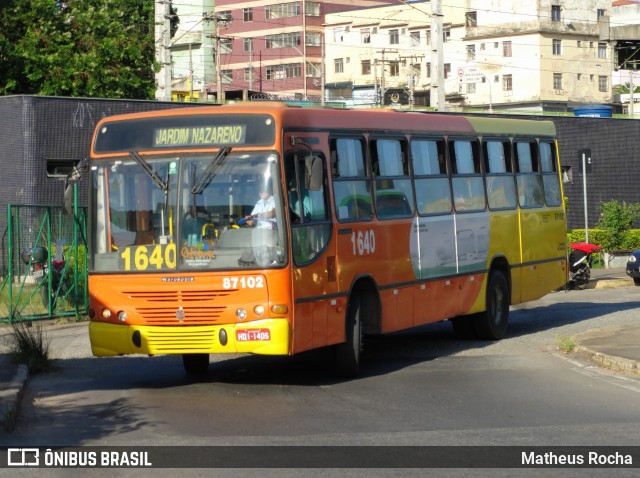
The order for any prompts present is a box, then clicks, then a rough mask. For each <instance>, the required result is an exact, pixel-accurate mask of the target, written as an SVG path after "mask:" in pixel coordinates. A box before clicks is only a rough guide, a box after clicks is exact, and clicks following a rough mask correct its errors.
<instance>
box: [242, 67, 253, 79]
mask: <svg viewBox="0 0 640 478" xmlns="http://www.w3.org/2000/svg"><path fill="white" fill-rule="evenodd" d="M243 79H244V81H253V68H245V69H244V76H243Z"/></svg>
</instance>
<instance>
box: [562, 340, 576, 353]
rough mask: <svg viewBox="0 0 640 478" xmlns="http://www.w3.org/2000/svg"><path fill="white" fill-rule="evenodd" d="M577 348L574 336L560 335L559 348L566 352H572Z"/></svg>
mask: <svg viewBox="0 0 640 478" xmlns="http://www.w3.org/2000/svg"><path fill="white" fill-rule="evenodd" d="M575 348H576V341H575V340H573V338H572V337H567V336H562V337H558V350H560V351H561V352H564V353H565V354H570V353H571V352H573V351H574V350H575Z"/></svg>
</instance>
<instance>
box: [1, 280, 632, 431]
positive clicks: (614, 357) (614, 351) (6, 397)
mask: <svg viewBox="0 0 640 478" xmlns="http://www.w3.org/2000/svg"><path fill="white" fill-rule="evenodd" d="M627 286H633V280H632V279H630V278H629V277H627V275H626V273H625V271H624V269H623V268H616V269H594V270H593V271H592V276H591V282H590V283H589V284H588V286H587V287H588V288H589V289H603V288H613V287H627ZM638 292H639V293H640V287H639V288H638ZM42 325H43V326H44V327H45V330H46V336H47V337H48V339H49V340H50V341H51V343H55V346H52V347H51V348H52V350H55V351H57V352H55V356H52V358H54V359H60V358H62V359H64V358H70V357H91V350H90V346H89V337H88V335H89V334H88V332H87V330H86V329H87V327H88V322H69V323H63V324H57V325H55V324H54V322H53V321H42ZM10 333H11V326H9V325H6V324H5V325H0V429H1V428H4V429H6V430H9V431H10V430H11V429H12V427H13V425H14V421H15V418H16V416H17V414H18V411H19V406H20V398H21V396H22V393H23V390H24V387H25V385H26V382H27V380H28V375H29V374H28V371H27V367H26V366H25V365H16V364H13V363H11V361H10V357H9V354H8V349H7V344H6V338H7V336H8V335H9V334H10ZM574 340H575V342H576V344H577V345H576V348H575V350H574V353H578V354H580V355H582V356H583V357H587V358H589V359H590V360H593V361H594V362H596V363H598V364H599V365H601V366H603V367H608V368H611V369H613V370H618V371H622V372H627V373H633V374H640V324H638V325H637V326H634V327H629V326H612V327H607V328H603V329H596V330H589V331H587V332H584V333H581V334H579V335H577V336H576V337H575V338H574ZM61 354H62V355H61ZM0 433H1V432H0Z"/></svg>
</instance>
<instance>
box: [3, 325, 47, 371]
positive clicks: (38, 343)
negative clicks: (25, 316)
mask: <svg viewBox="0 0 640 478" xmlns="http://www.w3.org/2000/svg"><path fill="white" fill-rule="evenodd" d="M11 327H12V328H13V332H12V333H11V334H10V335H9V336H8V339H7V341H8V344H7V345H8V347H9V355H10V357H11V360H12V361H13V362H14V363H23V364H25V365H26V366H27V367H28V369H29V372H30V373H38V372H45V371H47V370H48V369H49V367H50V365H51V363H50V360H49V340H48V339H47V337H46V336H45V333H44V330H43V329H42V325H41V324H40V323H35V324H34V323H32V322H28V321H25V320H21V319H18V320H17V321H15V322H12V323H11Z"/></svg>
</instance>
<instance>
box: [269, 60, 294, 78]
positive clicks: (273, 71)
mask: <svg viewBox="0 0 640 478" xmlns="http://www.w3.org/2000/svg"><path fill="white" fill-rule="evenodd" d="M266 73H267V80H284V79H285V78H300V77H301V76H302V68H301V67H300V63H287V64H284V65H273V66H268V67H267V68H266Z"/></svg>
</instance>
